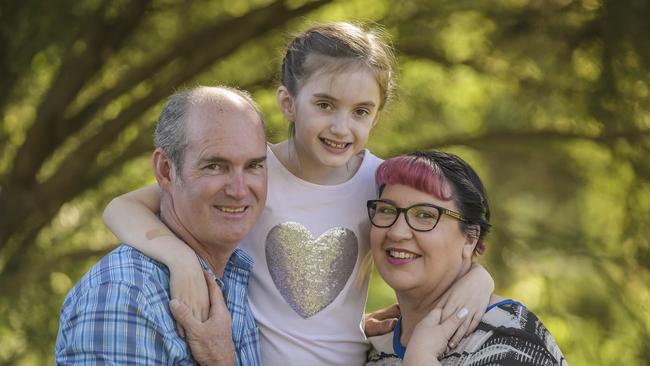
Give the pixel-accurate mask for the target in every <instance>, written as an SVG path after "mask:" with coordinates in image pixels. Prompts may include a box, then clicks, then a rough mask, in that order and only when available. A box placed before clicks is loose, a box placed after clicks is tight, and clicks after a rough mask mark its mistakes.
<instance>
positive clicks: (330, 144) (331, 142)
mask: <svg viewBox="0 0 650 366" xmlns="http://www.w3.org/2000/svg"><path fill="white" fill-rule="evenodd" d="M323 142H324V143H325V144H326V145H329V146H331V147H335V148H337V149H343V148H345V146H346V145H347V144H346V143H342V144H338V143H336V142H334V141H330V140H328V139H323Z"/></svg>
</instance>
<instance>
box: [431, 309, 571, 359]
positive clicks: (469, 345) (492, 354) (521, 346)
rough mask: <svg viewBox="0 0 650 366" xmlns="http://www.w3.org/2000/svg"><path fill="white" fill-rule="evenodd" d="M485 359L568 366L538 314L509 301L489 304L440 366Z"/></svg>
mask: <svg viewBox="0 0 650 366" xmlns="http://www.w3.org/2000/svg"><path fill="white" fill-rule="evenodd" d="M486 357H487V358H490V359H491V360H494V361H497V360H499V361H500V362H501V361H502V362H507V361H512V362H513V363H515V364H517V365H531V366H533V365H561V366H564V365H568V363H567V361H566V360H565V358H564V355H563V354H562V352H561V351H560V348H559V347H558V345H557V343H556V342H555V339H554V338H553V336H552V335H551V333H550V332H549V331H548V329H546V327H545V326H544V324H543V323H542V322H541V321H540V320H539V318H538V317H537V315H535V314H534V313H533V312H532V311H530V310H529V309H528V308H527V307H526V306H525V305H523V304H522V303H520V302H518V301H514V300H510V299H505V300H501V301H499V302H497V303H494V304H492V305H491V306H490V307H489V308H488V310H487V311H486V313H485V315H484V316H483V318H482V319H481V323H479V325H478V327H477V328H476V330H475V331H474V332H473V333H472V334H471V335H469V336H468V337H467V338H465V339H463V341H461V342H460V344H459V345H458V347H456V348H455V349H453V350H452V351H451V352H449V353H448V354H446V355H445V360H446V361H447V362H443V364H453V365H473V364H474V363H475V362H476V361H478V360H479V359H484V358H486Z"/></svg>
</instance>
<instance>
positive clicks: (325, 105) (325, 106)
mask: <svg viewBox="0 0 650 366" xmlns="http://www.w3.org/2000/svg"><path fill="white" fill-rule="evenodd" d="M316 105H317V106H318V108H320V109H325V110H327V109H332V105H331V104H329V103H328V102H316Z"/></svg>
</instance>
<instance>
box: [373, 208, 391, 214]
mask: <svg viewBox="0 0 650 366" xmlns="http://www.w3.org/2000/svg"><path fill="white" fill-rule="evenodd" d="M377 212H378V213H380V214H384V215H393V214H395V208H393V207H377Z"/></svg>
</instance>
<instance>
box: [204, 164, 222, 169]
mask: <svg viewBox="0 0 650 366" xmlns="http://www.w3.org/2000/svg"><path fill="white" fill-rule="evenodd" d="M204 169H207V170H220V169H221V165H219V164H216V163H214V164H208V165H206V166H205V167H204Z"/></svg>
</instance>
